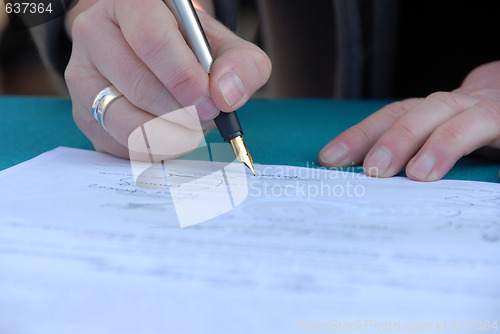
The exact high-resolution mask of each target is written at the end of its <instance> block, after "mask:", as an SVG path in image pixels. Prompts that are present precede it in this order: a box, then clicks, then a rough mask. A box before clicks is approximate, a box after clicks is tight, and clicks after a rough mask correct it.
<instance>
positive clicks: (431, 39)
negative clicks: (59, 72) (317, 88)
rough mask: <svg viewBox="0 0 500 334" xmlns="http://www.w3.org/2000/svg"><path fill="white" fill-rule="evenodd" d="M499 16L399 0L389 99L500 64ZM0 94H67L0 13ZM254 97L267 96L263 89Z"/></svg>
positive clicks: (471, 6)
mask: <svg viewBox="0 0 500 334" xmlns="http://www.w3.org/2000/svg"><path fill="white" fill-rule="evenodd" d="M235 1H236V0H235ZM318 1H324V0H318ZM367 1H371V0H367ZM375 1H376V0H375ZM252 3H253V2H252V1H251V0H245V1H242V7H243V8H244V13H243V14H242V15H241V17H240V18H239V27H238V33H239V34H240V35H242V36H243V37H245V38H247V39H250V40H253V41H257V42H258V40H259V38H258V16H257V14H256V12H255V8H252V6H251V4H252ZM245 13H246V14H245ZM499 15H500V1H488V0H476V1H473V2H470V1H456V0H438V1H435V0H404V1H403V0H401V1H400V17H399V29H398V46H397V50H396V53H397V54H396V62H395V64H394V66H395V69H396V71H395V74H394V81H393V82H394V87H393V94H392V96H390V97H392V98H404V97H410V96H425V95H427V94H429V93H432V92H435V91H445V90H451V89H454V88H456V87H457V86H458V85H460V83H461V81H462V80H463V78H464V76H465V75H466V74H467V73H468V72H469V71H470V70H472V69H473V68H474V67H476V66H478V65H480V64H482V63H485V62H489V61H493V60H498V59H500V43H499V42H498V41H499V39H500V25H499V24H497V22H498V17H499ZM0 94H22V95H67V91H66V89H65V87H64V83H63V82H62V80H61V79H60V78H56V77H55V76H54V75H53V74H52V73H50V72H49V71H47V70H46V69H45V68H44V66H43V64H42V62H41V61H40V58H39V56H38V53H37V51H36V48H35V46H34V44H33V42H32V41H31V39H30V36H29V32H28V31H27V30H25V31H20V32H13V31H11V30H10V29H9V28H8V21H7V15H6V14H5V12H4V11H2V10H0ZM258 96H259V97H266V94H265V90H264V91H262V92H260V94H259V95H258Z"/></svg>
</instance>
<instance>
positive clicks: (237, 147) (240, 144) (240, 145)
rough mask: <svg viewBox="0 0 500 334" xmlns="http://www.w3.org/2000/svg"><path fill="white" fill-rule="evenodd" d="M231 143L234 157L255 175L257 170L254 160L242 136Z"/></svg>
mask: <svg viewBox="0 0 500 334" xmlns="http://www.w3.org/2000/svg"><path fill="white" fill-rule="evenodd" d="M229 143H231V147H232V148H233V151H234V155H235V156H236V159H238V160H239V161H241V162H243V163H244V164H245V166H247V167H248V168H249V169H250V170H251V171H252V173H253V175H255V169H254V167H253V159H252V156H251V155H250V153H249V152H248V148H247V145H246V144H245V141H244V140H243V138H242V137H241V136H239V137H236V138H234V139H231V140H230V141H229Z"/></svg>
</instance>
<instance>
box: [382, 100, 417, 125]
mask: <svg viewBox="0 0 500 334" xmlns="http://www.w3.org/2000/svg"><path fill="white" fill-rule="evenodd" d="M413 105H414V102H413V101H412V100H403V101H396V102H393V103H391V104H388V105H387V106H385V107H384V108H383V109H382V110H383V112H384V114H385V115H386V116H387V117H389V119H390V120H392V121H393V122H395V121H396V120H398V119H399V118H400V117H401V115H403V114H405V113H406V112H408V111H409V110H410V109H411V108H412V106H413Z"/></svg>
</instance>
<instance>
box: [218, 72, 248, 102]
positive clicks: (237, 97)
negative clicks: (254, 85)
mask: <svg viewBox="0 0 500 334" xmlns="http://www.w3.org/2000/svg"><path fill="white" fill-rule="evenodd" d="M217 85H218V87H219V90H220V91H221V92H222V96H224V100H226V103H227V105H228V106H229V107H234V106H236V105H238V104H239V103H240V101H241V100H242V99H243V98H244V97H245V85H243V82H242V81H241V79H240V78H239V77H238V76H237V75H236V74H235V73H234V72H227V73H226V74H224V75H223V76H222V77H221V78H220V79H219V81H217Z"/></svg>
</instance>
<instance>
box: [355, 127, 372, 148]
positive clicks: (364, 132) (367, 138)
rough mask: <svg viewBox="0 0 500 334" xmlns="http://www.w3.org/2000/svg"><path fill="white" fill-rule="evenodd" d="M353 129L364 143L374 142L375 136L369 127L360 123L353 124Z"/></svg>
mask: <svg viewBox="0 0 500 334" xmlns="http://www.w3.org/2000/svg"><path fill="white" fill-rule="evenodd" d="M351 130H352V131H353V132H354V135H355V136H356V138H359V139H360V140H361V141H362V142H363V143H366V144H371V143H372V141H373V139H374V136H373V134H372V133H371V132H370V130H369V129H368V128H367V127H365V126H363V125H362V124H358V125H355V126H353V127H352V128H351Z"/></svg>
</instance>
